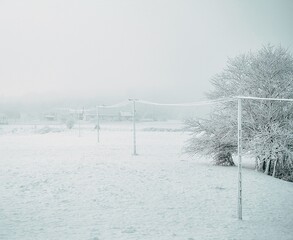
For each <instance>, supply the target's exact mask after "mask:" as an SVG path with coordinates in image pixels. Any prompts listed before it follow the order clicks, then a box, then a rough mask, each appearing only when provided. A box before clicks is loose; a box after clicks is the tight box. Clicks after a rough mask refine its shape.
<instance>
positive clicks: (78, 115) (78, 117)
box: [77, 110, 80, 137]
mask: <svg viewBox="0 0 293 240" xmlns="http://www.w3.org/2000/svg"><path fill="white" fill-rule="evenodd" d="M77 121H78V136H79V137H80V113H79V110H77Z"/></svg>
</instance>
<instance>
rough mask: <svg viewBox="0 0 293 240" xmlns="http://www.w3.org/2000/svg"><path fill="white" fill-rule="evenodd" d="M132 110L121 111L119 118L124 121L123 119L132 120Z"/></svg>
mask: <svg viewBox="0 0 293 240" xmlns="http://www.w3.org/2000/svg"><path fill="white" fill-rule="evenodd" d="M132 116H133V115H132V112H122V111H121V112H119V120H120V121H123V120H127V121H130V120H132Z"/></svg>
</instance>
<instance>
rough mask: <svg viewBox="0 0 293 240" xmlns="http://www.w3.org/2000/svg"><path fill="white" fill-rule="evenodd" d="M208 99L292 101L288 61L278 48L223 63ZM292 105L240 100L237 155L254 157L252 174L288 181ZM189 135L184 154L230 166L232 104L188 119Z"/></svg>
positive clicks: (292, 166)
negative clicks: (203, 116) (240, 137)
mask: <svg viewBox="0 0 293 240" xmlns="http://www.w3.org/2000/svg"><path fill="white" fill-rule="evenodd" d="M212 84H213V86H214V90H213V91H212V92H210V93H208V97H209V98H210V99H217V98H223V97H224V98H225V97H233V96H255V97H263V98H293V58H292V56H291V54H290V53H289V52H288V51H287V50H286V49H284V48H282V47H273V46H270V45H268V46H265V47H263V48H262V49H260V50H259V51H257V52H255V53H252V52H251V53H249V54H243V55H240V56H237V57H235V58H234V59H229V61H228V64H227V67H226V68H225V69H224V70H223V71H222V73H220V74H218V75H217V76H215V77H214V78H213V79H212ZM292 119H293V103H290V102H278V101H259V100H248V99H247V100H242V120H243V125H242V126H243V152H244V153H246V154H251V155H252V156H254V157H255V158H256V169H257V170H259V171H263V172H265V173H266V174H269V175H272V176H275V177H278V178H283V179H286V180H291V181H292V179H293V177H292V170H293V127H292V126H293V125H292V123H291V121H292ZM186 128H187V129H189V130H192V132H193V134H192V136H191V138H190V140H189V141H188V143H187V146H186V151H187V152H188V153H191V154H198V153H199V154H204V155H212V156H213V157H214V158H215V160H216V163H217V164H225V163H226V164H227V165H231V163H230V162H231V161H233V160H231V156H232V155H233V154H234V153H235V152H236V150H237V103H236V102H226V103H221V104H219V105H217V106H216V107H215V108H214V111H213V112H212V113H211V115H210V119H208V120H207V119H206V120H189V121H187V122H186Z"/></svg>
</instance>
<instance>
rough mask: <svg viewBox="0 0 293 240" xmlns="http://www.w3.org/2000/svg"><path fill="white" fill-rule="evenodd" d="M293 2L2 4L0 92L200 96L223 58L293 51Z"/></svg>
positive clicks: (51, 0) (30, 0) (68, 0)
mask: <svg viewBox="0 0 293 240" xmlns="http://www.w3.org/2000/svg"><path fill="white" fill-rule="evenodd" d="M292 13H293V1H290V0H287V1H285V0H275V1H268V0H258V1H253V0H251V1H237V0H231V1H223V0H221V1H218V0H214V1H211V0H210V1H206V0H202V1H196V0H176V1H175V0H174V1H171V0H144V1H142V0H123V1H122V0H117V1H111V0H104V1H102V0H48V1H46V0H42V1H40V0H26V1H23V0H0V86H1V87H0V96H2V97H3V96H13V97H20V96H23V95H32V94H33V95H38V96H50V95H52V96H69V97H74V96H77V97H85V96H88V97H96V96H99V97H102V96H105V97H106V96H107V97H116V98H123V99H124V98H127V97H133V96H134V97H139V98H146V99H149V100H152V99H154V100H157V99H162V100H163V99H164V100H166V101H172V100H175V101H177V100H178V101H189V100H197V99H200V98H202V97H203V96H204V92H206V91H208V90H209V89H210V84H209V80H210V78H211V77H212V76H213V75H215V74H216V73H218V72H220V71H221V69H223V68H224V67H225V65H226V60H227V57H234V56H235V55H237V54H239V53H243V52H248V51H249V50H255V49H258V48H260V47H261V46H262V45H263V44H267V43H272V44H276V45H279V44H281V45H282V46H284V47H288V48H289V49H290V50H291V51H292V40H293V27H292V24H293V14H292Z"/></svg>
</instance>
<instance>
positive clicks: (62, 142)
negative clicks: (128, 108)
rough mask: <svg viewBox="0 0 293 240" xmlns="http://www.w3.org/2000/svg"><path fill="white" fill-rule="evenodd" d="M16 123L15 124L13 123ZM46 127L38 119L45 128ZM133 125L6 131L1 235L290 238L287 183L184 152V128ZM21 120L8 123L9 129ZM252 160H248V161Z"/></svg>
mask: <svg viewBox="0 0 293 240" xmlns="http://www.w3.org/2000/svg"><path fill="white" fill-rule="evenodd" d="M18 127H19V126H18ZM43 127H44V126H43ZM164 127H165V128H167V129H170V128H174V129H179V128H180V127H181V126H179V125H177V126H176V124H174V123H172V124H169V125H168V123H157V125H156V124H154V123H152V124H147V123H145V124H143V123H141V124H138V132H137V152H138V154H139V155H138V156H132V132H131V123H123V124H120V125H119V124H117V123H115V124H108V125H107V126H106V127H104V128H103V126H102V128H101V135H100V143H97V135H96V132H95V131H94V129H93V127H92V126H91V127H85V126H84V125H83V126H82V128H81V130H82V131H81V136H80V137H79V136H78V129H77V128H75V129H73V130H66V129H65V128H60V129H62V131H61V130H60V131H53V132H50V131H45V132H47V133H44V132H42V131H38V128H39V129H42V127H40V126H38V127H33V128H31V129H32V130H31V131H14V132H9V131H4V130H3V131H2V134H1V135H0V183H1V184H0V239H1V240H13V239H21V240H24V239H41V240H42V239H52V240H53V239H54V240H55V239H78V240H81V239H89V240H103V239H109V240H115V239H119V240H120V239H121V240H123V239H125V240H128V239H152V240H156V239H158V240H161V239H162V240H164V239H166V240H169V239H185V240H195V239H223V240H224V239H225V240H226V239H231V240H232V239H235V240H238V239H239V240H241V239H249V240H250V239H257V240H261V239H278V240H282V239H288V240H289V239H290V240H292V239H293V231H292V229H293V228H292V226H293V204H292V199H293V185H292V183H289V182H285V181H282V180H279V179H275V178H272V177H269V176H265V175H264V174H261V173H257V172H255V171H254V170H252V169H248V168H244V169H243V221H240V220H238V219H237V167H220V166H214V165H213V164H212V163H211V161H210V160H209V159H200V158H190V157H188V156H186V155H184V154H182V147H183V145H184V142H185V141H186V139H187V138H188V134H187V133H181V132H176V131H145V129H146V128H151V129H154V128H158V129H161V128H164ZM15 128H17V127H14V129H15ZM246 165H247V166H248V165H249V160H248V162H247V164H246Z"/></svg>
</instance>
